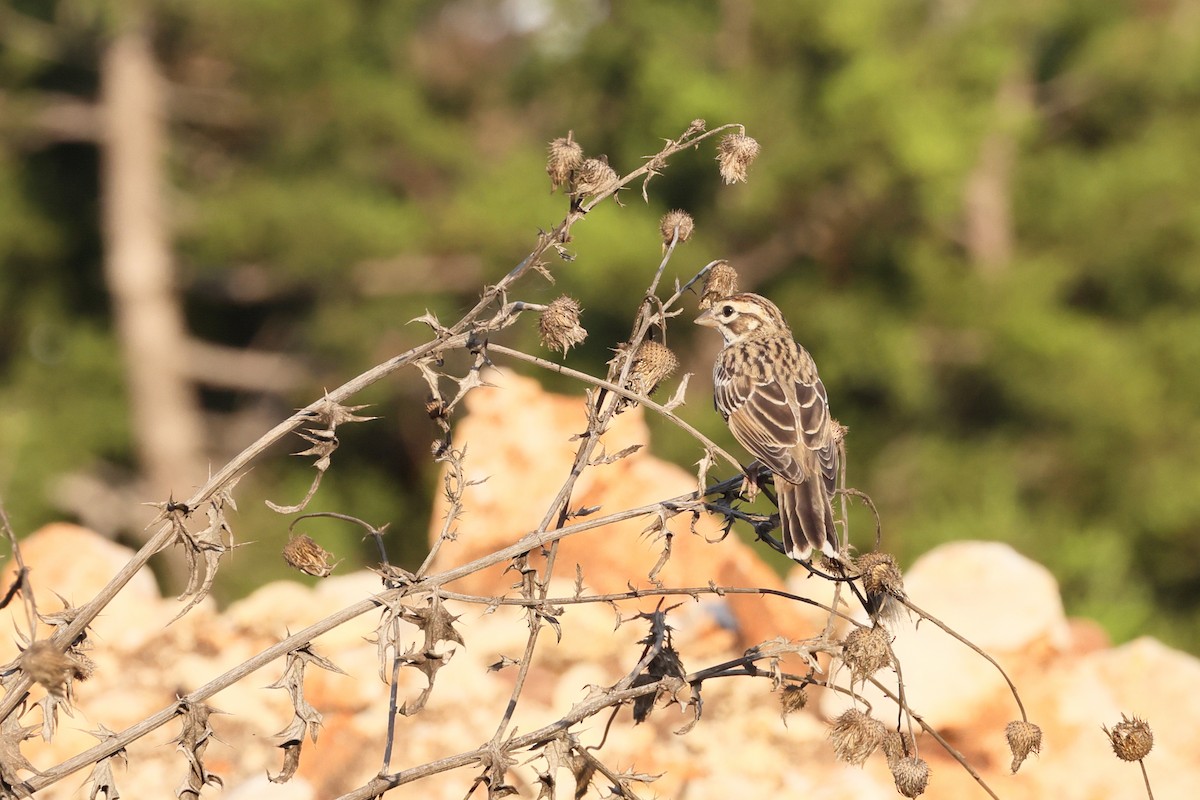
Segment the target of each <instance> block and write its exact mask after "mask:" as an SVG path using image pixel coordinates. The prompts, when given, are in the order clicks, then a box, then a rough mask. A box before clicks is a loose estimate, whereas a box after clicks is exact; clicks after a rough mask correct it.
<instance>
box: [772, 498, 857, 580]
mask: <svg viewBox="0 0 1200 800" xmlns="http://www.w3.org/2000/svg"><path fill="white" fill-rule="evenodd" d="M775 489H776V495H777V497H778V499H779V522H780V526H781V527H782V528H783V547H784V549H785V550H786V551H787V554H788V557H790V558H791V559H792V560H794V561H804V560H807V559H808V557H809V556H810V555H812V551H813V548H816V549H817V550H820V551H821V552H822V553H824V554H825V557H826V558H831V559H834V560H835V561H836V560H839V559H840V558H841V551H840V548H839V545H838V534H837V528H836V527H835V526H834V524H833V506H832V504H831V499H830V496H829V492H828V491H827V490H826V487H825V486H824V484H823V483H822V482H821V481H814V480H811V479H810V480H806V481H804V482H802V483H789V482H788V481H784V480H779V479H776V481H775Z"/></svg>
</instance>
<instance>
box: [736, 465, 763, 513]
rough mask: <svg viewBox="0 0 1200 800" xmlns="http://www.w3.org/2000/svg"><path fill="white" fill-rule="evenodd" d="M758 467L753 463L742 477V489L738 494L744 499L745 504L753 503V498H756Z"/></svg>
mask: <svg viewBox="0 0 1200 800" xmlns="http://www.w3.org/2000/svg"><path fill="white" fill-rule="evenodd" d="M758 467H759V463H758V462H757V461H755V462H754V463H753V464H751V465H750V467H749V468H748V469H747V470H746V472H745V474H744V475H742V487H741V488H740V489H739V490H738V494H740V495H741V496H742V497H744V498H746V502H747V503H753V502H754V498H756V497H758Z"/></svg>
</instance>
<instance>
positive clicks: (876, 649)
mask: <svg viewBox="0 0 1200 800" xmlns="http://www.w3.org/2000/svg"><path fill="white" fill-rule="evenodd" d="M890 638H891V637H889V636H888V633H887V631H886V630H884V628H883V626H881V625H872V626H871V627H869V628H855V629H854V630H852V631H850V633H848V634H846V638H845V639H843V640H842V660H843V661H845V662H846V666H848V667H849V668H850V675H851V682H852V683H854V682H857V681H866V679H867V678H869V677H871V676H872V675H874V674H875V673H876V672H878V671H879V670H881V669H883V668H884V667H887V666H890V665H891V663H892V651H891V641H890Z"/></svg>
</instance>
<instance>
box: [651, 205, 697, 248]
mask: <svg viewBox="0 0 1200 800" xmlns="http://www.w3.org/2000/svg"><path fill="white" fill-rule="evenodd" d="M676 228H679V244H683V243H684V242H686V241H687V240H688V239H690V238H692V234H693V233H694V232H695V230H696V221H695V220H694V219H692V215H691V214H689V213H687V212H686V211H680V210H679V209H675V210H674V211H668V212H667V213H666V214H663V218H662V219H661V220H660V221H659V223H658V232H659V233H660V234H661V235H662V241H663V252H666V249H667V248H668V247H670V246H671V240H672V239H674V238H675V229H676Z"/></svg>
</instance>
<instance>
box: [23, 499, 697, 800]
mask: <svg viewBox="0 0 1200 800" xmlns="http://www.w3.org/2000/svg"><path fill="white" fill-rule="evenodd" d="M698 494H699V493H698V492H692V493H690V494H685V495H680V496H678V497H675V498H671V499H670V500H664V501H660V502H657V503H649V504H647V505H644V506H638V507H637V508H631V509H625V510H624V511H618V512H614V513H612V514H609V515H606V516H603V517H597V518H595V519H585V520H581V521H579V522H575V523H572V524H570V525H565V526H563V527H561V528H558V529H556V530H552V531H531V532H530V533H528V534H526V535H525V536H523V537H521V539H520V540H519V541H517V542H516V543H514V544H512V545H509V546H508V547H505V548H503V549H501V550H496V551H494V552H492V553H488V554H487V555H484V556H481V557H480V558H477V559H475V560H474V561H471V562H468V563H466V564H462V565H460V566H457V567H453V568H451V569H448V570H446V571H445V572H441V573H438V574H436V575H430V576H429V577H427V578H424V579H422V580H419V581H415V582H414V583H412V584H409V585H406V586H403V587H400V588H398V589H391V590H388V591H385V592H382V593H381V594H378V595H376V596H374V597H371V598H367V599H365V600H361V601H359V602H358V603H355V604H354V605H351V606H348V607H346V608H344V609H342V610H340V611H338V612H336V613H334V614H331V615H330V616H328V617H326V618H325V619H322V620H320V621H318V622H315V623H313V624H312V625H309V626H308V627H307V628H304V629H303V630H301V631H299V632H297V633H295V634H293V635H291V636H289V637H287V638H286V639H284V640H282V641H280V642H278V643H276V644H274V645H272V646H270V647H268V648H266V649H265V650H263V651H261V652H260V653H258V654H257V655H255V656H253V657H251V658H250V659H248V660H246V661H244V662H242V663H241V664H239V665H238V666H236V667H234V668H233V669H231V670H229V671H227V672H225V673H223V674H221V675H219V676H217V677H216V678H213V679H212V680H211V681H209V682H208V683H206V684H204V685H203V686H201V687H200V688H198V689H196V690H195V691H193V692H190V693H189V694H187V695H186V696H184V697H182V698H180V700H179V701H178V702H177V703H172V704H171V705H170V706H168V707H167V708H165V709H163V710H162V711H159V712H158V713H157V714H154V715H152V716H150V717H147V718H146V719H144V720H142V721H141V722H139V723H137V724H136V725H133V726H131V727H129V728H126V729H125V730H124V731H121V732H120V733H118V734H117V735H115V736H112V737H109V738H107V739H105V740H104V741H103V742H100V743H99V744H97V745H95V746H93V747H91V748H90V749H88V750H85V751H83V752H82V753H79V754H78V755H75V756H73V757H71V758H69V759H67V760H66V761H63V762H61V763H60V764H57V765H55V766H53V767H51V768H49V769H47V770H45V771H44V772H43V773H42V774H40V775H36V776H34V777H32V778H30V779H29V780H28V781H26V783H27V784H28V785H29V786H30V787H31V789H32V790H35V791H36V790H38V789H43V788H45V787H46V786H49V785H50V784H52V783H54V782H56V781H58V780H61V779H62V778H64V777H65V776H67V775H69V774H71V773H72V772H75V771H76V770H79V769H82V768H84V767H86V766H88V765H89V764H92V763H94V762H96V761H99V760H100V759H102V758H107V757H108V756H111V755H112V754H113V753H115V752H117V751H118V750H120V749H122V748H124V747H127V746H128V745H129V744H130V743H131V742H134V741H136V740H138V739H140V738H141V737H143V736H145V735H146V734H148V733H150V732H151V731H153V730H155V729H157V728H159V727H161V726H162V725H164V724H166V723H167V722H169V721H170V720H171V719H172V718H173V717H174V716H175V715H176V713H177V712H178V708H179V705H180V703H187V704H195V703H200V702H203V701H205V700H207V699H208V698H210V697H212V696H213V695H215V694H216V693H217V692H220V691H221V690H223V689H226V688H228V687H229V686H232V685H233V684H235V683H237V682H238V681H240V680H241V679H243V678H245V677H246V676H247V675H249V674H250V673H252V672H255V671H256V670H258V669H261V668H262V667H264V666H266V665H267V664H269V663H271V662H272V661H274V660H275V659H277V658H280V657H281V656H285V655H287V654H288V653H290V652H291V651H293V650H295V649H297V648H299V647H303V646H304V645H306V644H308V643H310V642H312V641H313V640H314V639H316V638H317V637H318V636H320V635H322V634H324V633H327V632H328V631H331V630H333V629H334V628H337V627H338V626H340V625H344V624H345V623H347V622H349V621H350V620H352V619H354V618H356V617H359V616H361V615H362V614H365V613H367V612H368V611H371V610H372V609H375V608H379V607H382V606H386V605H387V604H389V603H395V602H396V601H398V600H400V599H401V598H403V597H409V596H414V595H423V594H428V593H430V592H435V591H439V590H440V588H441V587H442V586H444V585H446V584H449V583H453V582H454V581H456V580H459V579H460V578H464V577H466V576H467V575H472V574H474V573H476V572H479V571H480V570H484V569H487V568H489V567H493V566H495V565H497V564H502V563H504V562H506V561H510V560H512V559H513V558H515V557H517V556H519V555H521V554H522V553H526V552H529V551H530V550H534V549H536V548H538V547H542V546H545V545H548V544H550V543H551V542H554V541H558V540H559V539H564V538H566V537H568V536H573V535H575V534H580V533H584V532H586V531H590V530H595V529H597V528H602V527H605V526H607V525H611V524H614V523H617V522H624V521H625V520H629V519H634V518H636V517H641V516H647V515H650V514H656V513H658V511H659V509H660V508H661V507H662V506H664V505H666V506H668V507H674V506H684V505H686V504H687V503H689V502H694V501H696V500H698V499H699V497H698ZM442 596H444V597H447V596H450V595H449V594H447V593H445V592H442ZM370 796H371V795H369V794H368V795H365V797H370Z"/></svg>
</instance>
